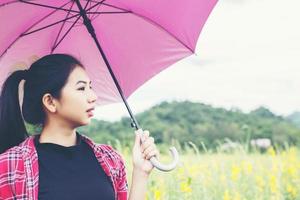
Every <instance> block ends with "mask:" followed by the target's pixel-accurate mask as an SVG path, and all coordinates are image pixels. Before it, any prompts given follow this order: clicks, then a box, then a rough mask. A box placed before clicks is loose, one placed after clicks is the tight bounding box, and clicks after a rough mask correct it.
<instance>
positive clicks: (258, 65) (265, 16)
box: [95, 0, 300, 120]
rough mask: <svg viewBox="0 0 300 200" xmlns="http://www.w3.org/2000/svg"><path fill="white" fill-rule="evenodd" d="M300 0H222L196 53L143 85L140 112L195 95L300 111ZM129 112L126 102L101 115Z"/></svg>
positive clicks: (136, 100)
mask: <svg viewBox="0 0 300 200" xmlns="http://www.w3.org/2000/svg"><path fill="white" fill-rule="evenodd" d="M299 8H300V1H299V0H285V1H282V0H220V1H219V2H218V4H217V5H216V7H215V8H214V10H213V12H212V14H211V15H210V17H209V19H208V21H207V23H206V25H205V26H204V29H203V31H202V33H201V35H200V38H199V41H198V44H197V50H196V53H197V55H193V56H191V57H189V58H187V59H185V60H182V61H181V62H179V63H177V64H175V65H173V66H171V67H169V68H168V69H166V70H165V71H163V72H161V73H160V74H159V75H157V76H156V77H154V78H153V79H151V80H150V81H148V82H147V83H145V84H144V85H143V86H142V87H140V88H139V89H138V90H137V91H136V92H135V93H134V94H133V95H132V96H131V97H130V98H129V99H128V102H129V104H130V106H131V108H132V110H133V111H134V113H138V112H141V111H143V110H145V109H148V108H149V107H151V106H153V105H155V104H158V103H159V102H161V101H163V100H168V101H172V100H190V101H194V102H202V103H206V104H210V105H212V106H215V107H224V108H231V107H237V108H239V109H241V110H243V111H244V112H249V111H250V110H253V109H255V108H257V107H259V106H261V105H262V106H265V107H267V108H269V109H270V110H271V111H273V112H275V113H276V114H279V115H288V114H290V113H291V112H293V111H296V110H300V28H299V27H300V26H299V19H300V12H299ZM122 116H127V112H126V109H125V106H124V105H123V104H122V103H118V104H111V105H108V106H101V107H98V108H97V109H96V112H95V118H98V119H103V120H118V119H120V117H122Z"/></svg>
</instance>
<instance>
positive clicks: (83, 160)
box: [34, 133, 115, 200]
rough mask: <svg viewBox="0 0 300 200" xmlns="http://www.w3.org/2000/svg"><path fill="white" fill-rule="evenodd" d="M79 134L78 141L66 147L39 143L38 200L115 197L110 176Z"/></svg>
mask: <svg viewBox="0 0 300 200" xmlns="http://www.w3.org/2000/svg"><path fill="white" fill-rule="evenodd" d="M76 134H77V144H76V145H74V146H70V147H64V146H61V145H58V144H54V143H39V135H37V136H35V139H34V143H35V146H36V150H37V154H38V162H39V193H38V199H39V200H54V199H55V200H97V199H101V200H115V196H114V189H113V185H112V182H111V180H110V178H109V177H108V176H107V175H106V174H105V172H104V171H103V169H102V167H101V165H100V164H99V162H98V161H97V159H96V157H95V154H94V152H93V150H92V148H91V147H90V146H89V145H88V144H87V143H86V142H84V140H82V139H81V136H80V135H79V134H78V133H76Z"/></svg>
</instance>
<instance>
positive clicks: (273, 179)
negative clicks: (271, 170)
mask: <svg viewBox="0 0 300 200" xmlns="http://www.w3.org/2000/svg"><path fill="white" fill-rule="evenodd" d="M270 189H271V192H272V193H276V192H277V191H278V189H277V179H276V176H275V175H273V174H271V175H270Z"/></svg>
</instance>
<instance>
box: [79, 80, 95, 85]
mask: <svg viewBox="0 0 300 200" xmlns="http://www.w3.org/2000/svg"><path fill="white" fill-rule="evenodd" d="M79 83H84V84H87V82H86V81H77V83H76V85H77V84H79ZM91 83H92V81H90V84H91Z"/></svg>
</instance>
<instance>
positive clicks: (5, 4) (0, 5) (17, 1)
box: [0, 0, 35, 7]
mask: <svg viewBox="0 0 300 200" xmlns="http://www.w3.org/2000/svg"><path fill="white" fill-rule="evenodd" d="M28 1H35V0H28ZM19 2H20V1H19V0H15V1H11V2H6V3H3V4H0V7H2V6H7V5H9V4H13V3H19Z"/></svg>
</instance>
